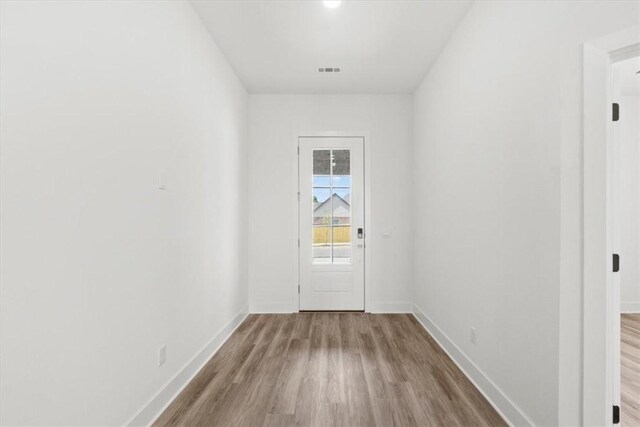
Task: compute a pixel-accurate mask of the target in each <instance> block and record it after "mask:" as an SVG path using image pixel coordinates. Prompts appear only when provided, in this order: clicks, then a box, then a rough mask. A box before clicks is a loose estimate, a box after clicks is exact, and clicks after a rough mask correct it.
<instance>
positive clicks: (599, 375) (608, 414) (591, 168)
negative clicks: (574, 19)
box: [582, 27, 640, 426]
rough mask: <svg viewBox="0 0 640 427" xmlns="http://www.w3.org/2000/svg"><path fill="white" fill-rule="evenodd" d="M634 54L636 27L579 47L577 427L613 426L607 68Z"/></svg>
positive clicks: (639, 38) (639, 32) (638, 44)
mask: <svg viewBox="0 0 640 427" xmlns="http://www.w3.org/2000/svg"><path fill="white" fill-rule="evenodd" d="M639 49H640V28H638V27H632V28H629V29H626V30H624V31H620V32H617V33H615V34H611V35H609V36H606V37H603V38H599V39H597V40H594V41H591V42H588V43H585V45H584V69H583V72H584V73H583V75H584V80H583V85H584V86H583V90H584V105H583V131H584V157H583V162H584V169H583V173H584V175H583V184H584V187H583V188H584V190H583V191H584V193H583V196H584V198H583V218H584V223H583V227H584V228H583V245H584V246H583V275H584V276H583V360H582V363H583V365H582V368H583V372H582V379H583V381H582V422H583V425H594V426H595V425H597V426H610V425H613V415H612V414H613V402H614V396H613V382H614V377H613V373H614V354H613V348H614V346H613V345H612V344H613V343H612V339H613V336H614V329H613V328H614V327H615V324H614V320H615V316H616V313H615V312H614V305H613V303H614V288H613V273H612V252H613V251H612V241H611V237H612V236H613V234H612V231H613V230H612V225H613V222H612V217H611V208H612V206H611V205H612V204H611V195H612V194H611V184H612V181H613V174H612V172H613V171H612V167H611V162H612V159H613V158H612V154H613V153H612V120H611V104H612V87H611V86H612V85H611V64H612V62H614V61H616V60H622V59H625V58H629V57H633V56H636V55H637V53H638V51H639Z"/></svg>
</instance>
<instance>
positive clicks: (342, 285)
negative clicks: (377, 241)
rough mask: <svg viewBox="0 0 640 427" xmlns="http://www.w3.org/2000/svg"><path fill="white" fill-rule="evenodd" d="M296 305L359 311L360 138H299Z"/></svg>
mask: <svg viewBox="0 0 640 427" xmlns="http://www.w3.org/2000/svg"><path fill="white" fill-rule="evenodd" d="M298 144H299V158H298V162H299V183H298V184H299V187H298V188H299V191H300V199H299V200H300V201H299V214H300V230H299V238H300V250H299V255H300V310H364V251H365V244H364V242H365V238H364V226H365V224H364V138H361V137H358V138H355V137H352V138H342V137H336V138H329V137H327V138H312V137H308V138H299V139H298Z"/></svg>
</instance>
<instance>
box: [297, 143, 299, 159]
mask: <svg viewBox="0 0 640 427" xmlns="http://www.w3.org/2000/svg"><path fill="white" fill-rule="evenodd" d="M297 148H298V156H299V155H300V146H299V145H298V147H297Z"/></svg>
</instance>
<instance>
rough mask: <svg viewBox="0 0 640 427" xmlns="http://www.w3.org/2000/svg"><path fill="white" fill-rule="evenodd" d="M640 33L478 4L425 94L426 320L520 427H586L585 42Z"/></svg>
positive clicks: (599, 15) (421, 156) (419, 212)
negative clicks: (526, 425)
mask: <svg viewBox="0 0 640 427" xmlns="http://www.w3.org/2000/svg"><path fill="white" fill-rule="evenodd" d="M637 19H638V3H636V2H500V1H496V2H491V1H483V2H476V3H475V4H474V5H473V6H472V8H471V10H470V11H469V14H468V15H467V17H466V18H465V19H464V20H463V22H462V23H461V25H460V27H459V28H458V30H457V32H456V33H455V34H454V36H453V37H452V39H451V40H450V41H449V43H448V45H447V46H446V47H445V49H444V51H443V53H442V54H441V56H440V58H439V60H438V62H437V63H436V65H435V66H434V67H433V68H432V69H431V71H430V72H429V74H428V76H427V77H426V78H425V80H424V81H423V83H422V84H421V86H420V87H419V89H418V90H417V91H416V94H415V109H414V138H415V147H414V160H415V161H414V167H415V182H414V186H415V187H414V188H415V195H414V197H413V200H415V204H414V208H415V217H414V223H415V229H416V232H415V238H416V239H415V258H414V266H415V283H416V289H415V301H416V309H417V310H418V311H419V312H422V313H424V314H425V315H426V316H428V317H429V319H430V320H431V321H432V322H433V323H434V324H435V325H436V326H437V327H438V328H440V330H441V332H442V333H443V334H444V336H446V337H447V338H448V339H449V340H450V341H449V342H450V344H451V345H452V346H455V347H457V349H458V350H459V351H460V352H461V353H460V354H462V355H463V357H465V358H466V360H467V361H468V362H469V363H470V364H475V367H477V368H478V369H479V370H480V372H481V373H483V374H484V375H485V377H484V379H486V380H488V381H489V382H491V383H492V384H491V388H492V391H493V392H495V393H494V394H500V395H501V396H502V397H503V398H504V399H502V400H501V401H499V402H497V403H498V404H499V405H501V409H503V411H504V412H505V413H509V414H516V415H517V417H515V416H514V417H513V420H515V421H521V422H526V421H527V418H528V419H529V421H530V422H532V423H534V424H536V425H557V424H560V425H578V424H580V422H581V419H580V417H581V412H582V408H581V389H582V384H581V360H582V354H581V351H582V347H581V345H582V343H581V336H582V328H581V322H582V299H581V288H582V279H581V272H582V256H581V254H582V246H581V233H582V225H581V218H582V175H581V171H582V163H581V159H582V157H581V156H582V152H581V144H582V142H581V133H582V122H581V114H582V81H581V75H582V44H583V43H584V42H585V41H587V40H590V39H593V38H596V37H599V36H602V35H606V34H609V33H611V32H614V31H617V30H620V29H623V28H626V27H629V26H632V25H634V24H635V23H636V22H637ZM472 326H473V327H475V328H477V336H478V338H477V344H476V345H473V344H471V342H470V339H469V337H470V328H471V327H472ZM476 379H477V378H476Z"/></svg>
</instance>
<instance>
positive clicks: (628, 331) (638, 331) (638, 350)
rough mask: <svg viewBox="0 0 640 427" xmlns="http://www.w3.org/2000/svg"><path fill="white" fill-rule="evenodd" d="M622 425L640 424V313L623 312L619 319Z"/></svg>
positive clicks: (627, 426)
mask: <svg viewBox="0 0 640 427" xmlns="http://www.w3.org/2000/svg"><path fill="white" fill-rule="evenodd" d="M620 335H621V338H622V344H621V350H622V357H621V368H620V372H621V374H622V383H621V385H622V402H621V405H620V421H621V424H622V425H623V426H626V427H631V426H635V427H637V426H640V314H623V315H622V320H621V334H620Z"/></svg>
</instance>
